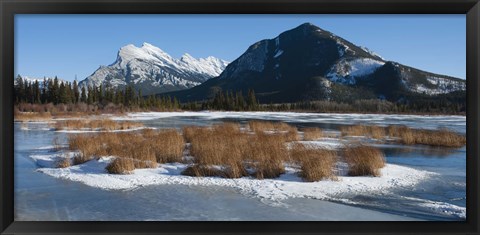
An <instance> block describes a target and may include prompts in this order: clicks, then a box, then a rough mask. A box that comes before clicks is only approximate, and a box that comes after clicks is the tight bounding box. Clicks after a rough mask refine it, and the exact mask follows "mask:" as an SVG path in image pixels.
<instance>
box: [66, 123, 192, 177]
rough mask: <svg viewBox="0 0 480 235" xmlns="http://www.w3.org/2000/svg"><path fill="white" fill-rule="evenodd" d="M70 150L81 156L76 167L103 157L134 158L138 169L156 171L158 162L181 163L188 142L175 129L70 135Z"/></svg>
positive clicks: (76, 162)
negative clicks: (76, 151) (153, 169)
mask: <svg viewBox="0 0 480 235" xmlns="http://www.w3.org/2000/svg"><path fill="white" fill-rule="evenodd" d="M68 142H69V149H71V150H78V151H79V152H80V153H79V154H78V155H77V156H76V157H75V158H74V163H75V164H81V163H84V162H86V161H89V160H92V159H93V158H98V157H100V156H117V157H120V158H131V159H134V160H135V161H134V164H135V166H136V168H153V167H156V166H157V164H156V163H157V162H158V163H169V162H181V161H182V157H183V150H184V147H185V141H184V140H183V137H182V136H181V135H180V133H178V132H177V131H176V130H174V129H170V130H161V131H142V132H139V133H135V132H125V133H98V134H76V135H70V136H69V139H68Z"/></svg>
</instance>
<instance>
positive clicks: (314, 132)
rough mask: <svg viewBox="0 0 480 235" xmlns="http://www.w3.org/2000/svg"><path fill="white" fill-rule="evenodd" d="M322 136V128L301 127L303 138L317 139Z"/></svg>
mask: <svg viewBox="0 0 480 235" xmlns="http://www.w3.org/2000/svg"><path fill="white" fill-rule="evenodd" d="M322 137H323V132H322V129H320V128H318V127H309V128H305V129H303V140H307V141H309V140H317V139H320V138H322Z"/></svg>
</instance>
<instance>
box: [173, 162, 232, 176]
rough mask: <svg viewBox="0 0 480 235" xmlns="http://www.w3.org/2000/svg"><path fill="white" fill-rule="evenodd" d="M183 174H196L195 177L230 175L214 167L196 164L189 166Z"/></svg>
mask: <svg viewBox="0 0 480 235" xmlns="http://www.w3.org/2000/svg"><path fill="white" fill-rule="evenodd" d="M181 174H182V175H187V176H194V177H213V176H218V177H223V178H228V176H227V175H226V174H225V172H223V171H222V170H219V169H217V168H214V167H209V166H204V165H198V164H195V165H193V166H189V167H187V168H186V169H185V170H183V171H182V173H181Z"/></svg>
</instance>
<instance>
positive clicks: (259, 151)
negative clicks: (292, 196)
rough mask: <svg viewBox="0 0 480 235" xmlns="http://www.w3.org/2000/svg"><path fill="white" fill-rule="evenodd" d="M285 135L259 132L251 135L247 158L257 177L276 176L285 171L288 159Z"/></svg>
mask: <svg viewBox="0 0 480 235" xmlns="http://www.w3.org/2000/svg"><path fill="white" fill-rule="evenodd" d="M284 140H285V139H284V137H283V136H281V135H269V134H265V133H262V132H257V133H256V135H254V136H250V141H249V142H248V143H249V144H248V145H247V148H246V149H245V150H246V153H245V154H246V158H247V160H248V161H249V163H250V164H249V167H251V168H252V169H253V170H254V173H253V176H254V177H256V178H257V179H264V178H276V177H279V176H280V175H281V174H283V173H285V167H284V164H283V163H284V161H286V160H287V159H288V149H287V148H286V146H285V141H284Z"/></svg>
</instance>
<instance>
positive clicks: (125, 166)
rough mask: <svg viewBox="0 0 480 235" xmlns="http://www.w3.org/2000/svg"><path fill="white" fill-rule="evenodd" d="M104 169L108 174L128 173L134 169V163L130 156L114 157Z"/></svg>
mask: <svg viewBox="0 0 480 235" xmlns="http://www.w3.org/2000/svg"><path fill="white" fill-rule="evenodd" d="M105 169H106V170H107V172H108V173H110V174H130V173H131V172H132V171H133V170H135V164H134V162H133V159H131V158H115V159H114V160H113V161H112V162H110V163H109V164H108V165H107V167H105Z"/></svg>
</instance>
